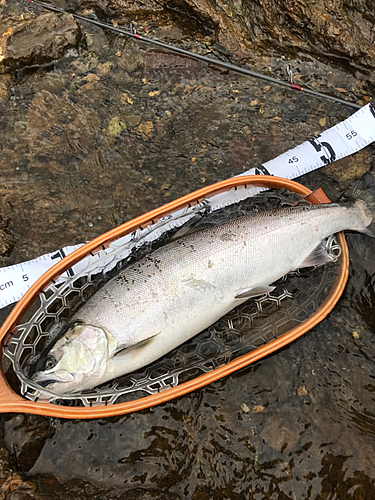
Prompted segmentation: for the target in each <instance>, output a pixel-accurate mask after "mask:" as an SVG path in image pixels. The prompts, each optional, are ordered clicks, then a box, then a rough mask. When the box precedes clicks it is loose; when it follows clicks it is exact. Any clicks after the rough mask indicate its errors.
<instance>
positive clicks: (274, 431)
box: [260, 415, 299, 452]
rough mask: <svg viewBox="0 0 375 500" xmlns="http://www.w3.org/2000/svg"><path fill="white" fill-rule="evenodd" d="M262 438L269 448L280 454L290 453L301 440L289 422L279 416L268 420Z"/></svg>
mask: <svg viewBox="0 0 375 500" xmlns="http://www.w3.org/2000/svg"><path fill="white" fill-rule="evenodd" d="M260 436H261V438H262V439H264V441H265V443H266V444H267V445H268V446H270V447H271V448H273V449H274V450H277V451H280V452H284V451H285V452H289V451H290V450H292V449H293V448H294V447H295V445H296V444H297V443H298V440H299V436H298V435H297V434H296V433H295V432H294V431H293V429H292V428H291V427H290V426H288V423H287V421H286V420H285V419H284V418H282V417H279V416H277V415H274V416H272V417H271V418H270V419H269V420H267V423H266V425H265V427H264V429H263V431H262V432H261V434H260Z"/></svg>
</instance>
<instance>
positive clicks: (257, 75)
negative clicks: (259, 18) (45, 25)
mask: <svg viewBox="0 0 375 500" xmlns="http://www.w3.org/2000/svg"><path fill="white" fill-rule="evenodd" d="M27 2H28V3H31V4H34V5H38V6H39V7H42V8H44V9H46V10H50V11H52V12H58V13H59V14H70V15H72V16H73V17H74V18H75V19H78V20H79V21H83V22H86V23H89V24H94V25H95V26H99V27H100V28H104V29H108V30H111V31H114V32H115V33H119V34H121V35H125V36H127V37H129V38H133V39H136V40H141V41H142V42H145V43H148V44H150V45H156V46H158V47H162V48H163V49H167V50H170V51H172V52H176V53H177V54H181V55H183V56H187V57H190V58H192V59H197V60H199V61H203V62H205V63H207V64H213V65H215V66H220V67H222V68H225V69H229V70H231V71H235V72H236V73H240V74H242V75H246V76H251V77H253V78H258V79H259V80H264V81H266V82H269V83H274V84H277V85H281V86H282V87H286V88H288V89H291V90H297V91H300V92H301V91H303V92H304V93H305V94H308V95H311V96H313V97H316V98H321V99H327V100H330V101H333V102H337V103H340V104H345V105H346V106H350V107H351V108H354V109H360V108H361V107H362V106H359V105H358V104H355V103H354V102H350V101H345V100H344V99H340V98H339V97H334V96H331V95H328V94H324V93H322V92H318V91H316V90H312V89H308V88H306V87H302V86H301V85H298V84H297V83H293V82H292V81H290V82H285V81H283V80H279V79H277V78H273V77H272V76H267V75H262V74H261V73H257V72H255V71H252V70H250V69H247V68H243V67H240V66H236V65H234V64H230V63H226V62H223V61H220V60H218V59H212V58H210V57H206V56H202V55H201V54H195V53H194V52H190V51H188V50H185V49H181V48H180V47H176V46H175V45H169V44H167V43H164V42H160V41H159V40H155V39H153V38H148V37H145V36H142V35H139V34H138V33H135V32H132V31H127V30H124V29H122V28H117V27H116V26H113V25H112V24H108V23H103V22H101V21H97V20H96V19H90V18H88V17H84V16H80V15H79V14H73V13H71V12H68V11H66V10H63V9H59V8H58V7H53V6H51V5H48V4H45V3H43V2H39V1H38V0H27Z"/></svg>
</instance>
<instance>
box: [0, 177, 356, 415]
mask: <svg viewBox="0 0 375 500" xmlns="http://www.w3.org/2000/svg"><path fill="white" fill-rule="evenodd" d="M249 186H257V187H262V188H269V189H286V190H289V191H291V192H295V193H298V194H300V195H302V196H304V197H305V199H307V200H308V201H309V202H311V203H315V204H316V203H327V202H329V200H328V198H327V197H326V196H325V195H324V193H323V192H322V191H321V190H318V191H316V192H314V193H312V192H311V191H310V190H309V189H308V188H306V187H304V186H302V185H301V184H299V183H297V182H294V181H290V180H287V179H282V178H278V177H274V176H243V177H236V178H232V179H228V180H226V181H222V182H219V183H217V184H214V185H211V186H207V187H205V188H202V189H199V190H198V191H195V192H193V193H191V194H189V195H186V196H183V197H182V198H179V199H178V200H175V201H173V202H170V203H168V204H166V205H164V206H162V207H160V208H158V209H155V210H152V211H151V212H148V213H147V214H144V215H142V216H140V217H137V218H135V219H133V220H132V221H129V222H127V223H125V224H123V225H121V226H119V227H116V228H114V229H112V230H111V231H109V232H107V233H105V234H103V235H102V236H99V237H98V238H95V239H94V240H92V241H91V242H89V243H87V244H86V245H84V246H82V247H81V248H79V249H78V250H76V251H74V252H73V253H71V254H70V255H68V256H67V257H65V258H64V259H63V260H61V261H60V262H58V263H57V264H55V265H54V266H53V267H52V268H51V269H50V270H48V271H47V272H46V273H45V274H44V275H43V276H42V277H41V278H39V279H38V280H37V281H36V282H35V283H34V285H33V286H32V287H30V289H29V290H28V291H27V292H26V294H25V295H24V296H23V298H22V299H21V300H20V301H19V302H18V304H17V305H16V306H15V308H14V309H13V311H12V312H11V313H10V315H9V316H8V318H7V319H6V321H5V322H4V324H3V326H2V327H1V329H0V341H1V344H2V348H4V346H5V345H6V344H7V343H8V342H9V343H11V341H12V339H13V336H14V337H15V336H16V333H17V328H18V326H19V325H20V322H21V321H22V318H23V316H24V314H25V313H26V312H27V311H28V309H30V307H31V305H32V304H33V303H34V301H35V299H36V298H37V297H39V296H40V294H41V293H45V291H46V290H48V287H49V286H50V285H51V283H56V282H57V281H58V280H59V278H60V277H61V275H62V274H63V273H64V272H66V271H67V270H68V269H70V268H71V267H72V266H74V265H75V264H77V263H79V262H80V261H82V259H84V258H85V257H87V256H88V255H95V254H96V253H97V252H99V251H101V250H103V249H105V248H108V247H109V245H110V244H111V243H113V242H116V240H118V239H119V238H122V237H124V236H125V235H128V234H130V233H133V232H134V231H136V230H138V229H140V228H141V229H144V228H145V227H147V226H149V225H151V224H155V222H156V221H158V220H160V219H161V218H163V217H165V216H167V215H168V214H172V213H174V212H176V211H177V210H180V209H182V208H185V207H191V206H192V205H193V206H194V205H197V204H200V203H202V201H203V200H205V199H207V198H209V197H212V196H214V195H216V194H218V193H222V192H227V191H229V190H232V189H236V190H237V189H240V188H241V187H246V188H247V187H249ZM337 240H338V243H339V245H340V246H341V256H340V259H339V264H338V270H337V277H336V278H335V280H334V283H333V285H332V286H331V289H330V292H329V294H328V296H327V297H326V298H325V299H324V300H323V302H322V303H321V304H320V306H319V307H318V308H317V310H316V311H314V312H313V314H312V315H311V316H310V317H308V319H305V320H303V321H302V322H301V323H300V324H298V325H297V326H295V327H293V328H291V329H290V330H289V331H287V332H286V333H284V334H282V335H280V336H279V337H278V338H275V339H273V340H270V341H269V342H267V343H266V344H265V345H262V346H261V347H258V348H255V349H253V350H251V351H250V352H247V353H246V354H243V355H239V356H238V357H236V358H235V359H232V360H230V361H228V362H227V363H225V364H223V365H221V366H218V367H215V369H212V370H211V371H208V372H207V373H203V374H201V375H198V376H196V377H193V378H191V379H190V380H187V381H182V382H181V383H178V384H177V385H175V386H173V387H165V388H163V389H164V390H162V391H160V392H156V393H154V394H150V395H146V396H143V397H139V398H137V399H133V400H131V401H126V402H118V403H114V404H108V405H105V404H104V403H103V402H102V404H100V405H95V406H91V407H90V406H83V407H81V406H80V407H74V406H68V405H65V404H52V403H51V402H49V401H47V400H46V401H41V400H39V401H28V400H26V399H24V398H23V397H22V396H21V395H19V394H18V393H17V392H15V390H13V389H12V388H11V386H10V384H9V383H8V380H7V378H6V377H5V375H4V371H3V370H0V411H2V412H25V413H36V414H41V415H50V416H56V417H61V418H99V417H105V416H112V415H119V414H124V413H130V412H134V411H138V410H141V409H144V408H148V407H150V406H154V405H157V404H160V403H162V402H165V401H168V400H170V399H173V398H176V397H178V396H181V395H183V394H186V393H188V392H191V391H194V390H196V389H199V388H200V387H203V386H205V385H207V384H210V383H211V382H213V381H215V380H218V379H219V378H222V377H224V376H226V375H229V374H230V373H232V372H234V371H236V370H239V369H240V368H243V367H245V366H247V365H249V364H250V363H253V362H254V361H257V360H259V359H261V358H263V357H264V356H267V355H269V354H271V353H272V352H274V351H276V350H278V349H280V348H281V347H283V346H285V345H287V344H289V343H290V342H292V341H293V340H295V339H297V338H298V337H300V336H301V335H303V334H304V333H306V332H307V331H308V330H310V329H311V328H312V327H314V326H315V325H316V324H317V323H319V322H320V321H321V320H322V319H324V318H325V317H326V315H327V314H328V313H329V312H330V311H331V310H332V309H333V307H334V306H335V304H336V303H337V301H338V299H339V298H340V296H341V294H342V292H343V289H344V287H345V284H346V281H347V277H348V248H347V245H346V241H345V238H344V235H343V234H342V233H340V234H339V235H338V237H337ZM65 399H67V398H65ZM102 401H103V400H102ZM105 402H106V401H105ZM109 402H110V401H109Z"/></svg>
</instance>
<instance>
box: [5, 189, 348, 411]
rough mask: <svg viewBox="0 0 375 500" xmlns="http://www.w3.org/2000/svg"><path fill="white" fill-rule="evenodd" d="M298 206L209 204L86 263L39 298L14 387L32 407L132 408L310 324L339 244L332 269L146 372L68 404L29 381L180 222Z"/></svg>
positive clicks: (330, 279) (260, 302) (301, 274)
mask: <svg viewBox="0 0 375 500" xmlns="http://www.w3.org/2000/svg"><path fill="white" fill-rule="evenodd" d="M295 204H308V203H307V202H306V201H305V200H304V199H303V198H302V197H301V196H300V195H298V194H296V193H292V192H289V191H286V190H278V191H275V190H269V191H267V192H264V193H260V194H258V195H256V196H254V197H252V198H247V199H246V200H242V201H239V202H237V203H235V204H232V205H230V206H226V207H224V208H221V209H218V210H214V211H213V210H212V209H211V207H210V204H209V203H208V202H202V203H200V204H199V205H198V206H195V207H187V208H186V209H184V210H182V211H181V210H180V211H178V212H177V213H176V214H172V215H170V216H168V217H164V218H163V219H161V220H160V221H158V222H156V223H155V224H154V225H151V226H148V227H147V228H145V229H140V230H137V231H136V232H134V233H132V234H131V235H128V236H126V237H124V238H121V239H119V240H117V241H115V242H113V243H111V244H110V245H109V247H108V248H106V249H104V248H103V250H102V251H100V252H99V253H98V254H95V255H89V256H88V257H85V259H84V260H83V261H81V263H80V265H79V268H80V271H79V272H77V273H75V274H74V275H73V276H71V274H73V271H70V272H69V270H68V272H67V273H64V276H61V277H60V279H59V280H58V281H57V282H54V283H51V284H50V285H49V286H48V287H47V288H46V289H45V290H44V292H42V293H40V294H39V296H38V298H37V299H36V300H35V301H34V303H33V304H32V305H31V307H30V308H29V309H28V311H27V312H26V313H25V315H24V317H23V318H22V320H21V322H20V324H19V325H18V327H17V332H16V333H15V334H14V335H13V336H12V337H11V339H10V341H9V343H8V345H7V346H4V354H5V357H3V369H4V372H5V374H6V378H7V380H8V382H9V384H10V385H11V387H12V388H13V389H14V390H15V391H16V392H18V393H19V394H22V395H23V396H24V397H26V398H28V399H30V400H32V401H41V400H48V401H49V402H51V403H54V404H63V405H65V406H97V405H107V404H114V403H124V402H127V401H131V400H135V399H139V398H142V397H144V396H148V395H152V394H155V393H158V392H160V391H163V390H166V389H169V388H170V387H174V386H176V385H178V384H181V383H184V382H187V381H189V380H192V379H194V378H195V377H197V376H199V375H202V374H203V373H207V372H210V371H212V370H215V369H217V368H218V367H220V366H223V365H225V364H227V363H228V362H230V361H232V360H233V359H235V358H236V357H238V356H241V355H243V354H246V353H249V352H251V351H253V350H254V349H257V348H259V347H261V346H264V345H265V344H267V343H269V342H270V341H272V340H275V339H277V338H278V337H280V336H281V335H283V334H285V333H286V332H288V331H289V330H290V329H291V328H293V327H295V326H297V325H299V324H300V323H302V322H303V321H305V320H306V319H308V318H309V317H310V316H311V315H312V314H313V313H314V312H315V311H316V310H317V309H318V308H319V306H320V305H321V304H322V303H323V301H324V300H325V299H326V297H327V296H328V295H329V293H330V291H331V288H332V286H333V285H334V283H335V281H336V278H337V276H338V274H339V264H338V263H337V259H338V257H339V255H340V253H341V248H340V246H339V244H338V243H337V241H336V239H335V238H334V237H330V238H328V239H327V240H326V242H325V244H326V248H327V251H328V252H329V253H330V254H331V255H332V257H333V258H334V260H333V261H332V262H331V263H330V264H327V265H324V266H321V267H316V268H308V269H303V270H300V271H296V272H293V273H290V274H288V275H287V276H284V277H283V278H282V279H280V280H279V281H278V282H277V283H274V285H276V288H275V290H273V291H272V292H271V293H269V294H267V295H263V296H261V297H259V298H256V299H251V300H249V301H247V302H246V303H244V304H242V305H240V306H239V307H237V308H236V309H234V310H233V311H231V312H230V313H228V314H227V315H226V316H224V317H223V318H221V319H220V320H219V321H217V322H216V323H215V324H213V325H212V326H210V327H209V328H208V329H206V330H204V331H203V332H201V333H200V334H199V335H197V336H195V337H194V338H193V339H191V340H189V341H188V342H186V343H184V344H182V345H181V346H179V347H178V348H176V349H175V350H173V351H171V352H170V353H169V354H167V355H166V356H164V357H163V358H161V359H159V360H158V361H156V362H154V363H153V364H151V365H149V366H147V367H145V368H143V369H140V370H138V371H136V372H134V373H131V374H129V375H126V376H123V377H121V378H118V379H116V380H114V381H111V382H107V383H106V384H104V385H102V386H100V387H98V388H96V389H93V390H90V391H84V392H82V393H77V394H74V395H71V396H69V398H64V399H62V398H61V396H58V395H55V394H53V393H52V392H50V391H48V390H46V389H44V388H42V387H40V386H39V385H38V384H36V383H33V382H31V381H30V380H29V378H28V372H29V369H30V366H31V365H32V364H33V363H35V362H36V361H37V360H38V358H39V357H40V355H41V353H42V351H43V352H45V350H46V349H48V346H49V345H50V344H51V343H52V341H53V340H54V339H55V338H56V336H58V335H59V331H60V330H61V327H62V325H63V324H64V323H65V322H66V321H68V320H69V318H70V317H71V316H72V315H73V314H74V313H75V312H76V311H77V310H78V308H79V307H80V306H81V305H82V304H83V303H84V302H85V301H86V300H87V299H88V298H89V297H90V296H91V295H92V294H93V293H95V291H96V290H97V289H98V288H99V287H101V286H103V285H104V284H105V283H106V282H107V281H108V280H109V279H111V278H112V277H114V276H115V275H116V274H117V273H119V272H120V271H121V270H123V269H124V268H125V267H126V266H128V265H130V264H131V263H133V262H135V261H136V260H138V259H140V258H142V257H143V256H144V255H146V254H147V253H149V252H150V251H152V250H154V249H156V248H158V247H159V246H161V245H164V244H166V243H167V242H168V241H169V240H170V239H171V238H172V237H173V236H174V235H175V234H176V232H177V231H181V229H179V228H178V227H173V226H174V224H173V222H174V221H176V224H175V226H181V224H182V223H183V222H186V221H188V220H189V219H190V218H191V217H193V216H194V217H197V216H198V217H200V218H201V220H202V221H203V222H204V224H220V223H223V222H225V221H227V220H230V219H234V218H237V217H241V216H243V215H246V214H249V213H254V212H259V211H262V210H269V209H275V208H282V207H284V206H291V205H295Z"/></svg>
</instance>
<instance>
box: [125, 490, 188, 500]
mask: <svg viewBox="0 0 375 500" xmlns="http://www.w3.org/2000/svg"><path fill="white" fill-rule="evenodd" d="M180 498H181V497H180V496H179V495H176V494H174V493H167V492H163V491H158V490H155V489H149V490H148V489H143V488H135V489H134V490H130V491H127V492H126V493H123V494H122V495H121V496H120V497H119V500H179V499H180Z"/></svg>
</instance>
